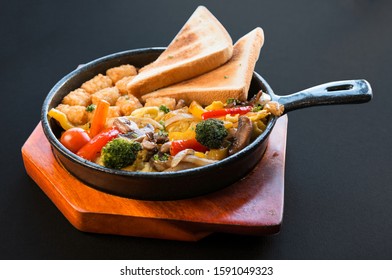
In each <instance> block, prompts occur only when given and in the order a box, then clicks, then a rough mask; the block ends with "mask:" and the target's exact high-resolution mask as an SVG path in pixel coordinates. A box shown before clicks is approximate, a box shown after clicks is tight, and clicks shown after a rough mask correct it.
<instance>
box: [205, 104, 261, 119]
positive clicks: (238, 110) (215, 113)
mask: <svg viewBox="0 0 392 280" xmlns="http://www.w3.org/2000/svg"><path fill="white" fill-rule="evenodd" d="M252 109H253V107H252V106H242V107H233V108H224V109H217V110H212V111H207V112H204V113H203V114H201V118H202V119H203V120H206V119H210V118H220V117H224V116H226V115H227V114H230V115H237V114H240V115H244V114H246V113H248V112H250V111H252Z"/></svg>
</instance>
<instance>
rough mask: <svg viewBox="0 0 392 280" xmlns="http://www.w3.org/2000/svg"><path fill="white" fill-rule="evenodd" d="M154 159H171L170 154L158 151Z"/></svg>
mask: <svg viewBox="0 0 392 280" xmlns="http://www.w3.org/2000/svg"><path fill="white" fill-rule="evenodd" d="M153 159H154V160H157V161H167V160H168V159H169V154H167V153H157V154H155V155H154V157H153Z"/></svg>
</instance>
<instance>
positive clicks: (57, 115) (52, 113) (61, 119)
mask: <svg viewBox="0 0 392 280" xmlns="http://www.w3.org/2000/svg"><path fill="white" fill-rule="evenodd" d="M48 115H49V117H51V118H53V119H55V120H56V121H58V123H59V124H60V125H61V127H62V128H63V129H64V130H68V129H70V128H73V127H75V126H74V125H73V124H72V123H70V122H69V120H68V118H67V116H66V115H65V114H64V113H63V112H61V111H59V110H57V109H55V108H52V109H50V110H49V112H48Z"/></svg>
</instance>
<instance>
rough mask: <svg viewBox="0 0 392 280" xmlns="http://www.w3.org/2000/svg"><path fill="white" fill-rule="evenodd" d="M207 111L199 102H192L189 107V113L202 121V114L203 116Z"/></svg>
mask: <svg viewBox="0 0 392 280" xmlns="http://www.w3.org/2000/svg"><path fill="white" fill-rule="evenodd" d="M205 111H206V110H204V109H203V107H202V106H201V105H200V104H199V103H198V102H197V101H192V103H191V104H190V105H189V108H188V112H189V113H191V114H192V115H193V116H194V117H196V118H198V119H200V120H201V114H203V113H204V112H205Z"/></svg>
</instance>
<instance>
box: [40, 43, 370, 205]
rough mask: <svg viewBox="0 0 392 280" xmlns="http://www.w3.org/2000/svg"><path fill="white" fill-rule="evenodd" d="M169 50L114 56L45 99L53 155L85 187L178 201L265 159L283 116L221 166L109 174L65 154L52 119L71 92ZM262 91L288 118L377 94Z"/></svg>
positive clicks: (258, 83)
mask: <svg viewBox="0 0 392 280" xmlns="http://www.w3.org/2000/svg"><path fill="white" fill-rule="evenodd" d="M163 50H164V48H145V49H136V50H129V51H124V52H119V53H115V54H111V55H108V56H105V57H102V58H99V59H97V60H94V61H92V62H89V63H87V64H84V65H82V66H81V67H79V68H78V69H76V70H74V71H72V72H71V73H69V74H68V75H66V76H65V77H64V78H63V79H61V80H60V81H59V82H58V83H57V84H56V85H55V86H54V87H53V88H52V89H51V91H50V92H49V94H48V96H47V97H46V99H45V101H44V103H43V107H42V112H41V123H42V127H43V130H44V133H45V135H46V137H47V139H48V141H49V142H50V144H51V146H52V150H53V152H54V155H55V156H56V157H57V159H58V160H59V162H60V163H61V164H62V165H63V166H64V168H66V169H67V170H68V171H69V172H70V173H71V174H73V175H74V176H75V177H77V178H78V179H79V180H80V181H82V182H84V183H85V184H86V185H88V186H91V187H93V188H95V189H97V190H100V191H103V192H107V193H110V194H114V195H118V196H123V197H129V198H135V199H142V200H176V199H185V198H190V197H195V196H199V195H203V194H207V193H211V192H214V191H217V190H219V189H222V188H224V187H226V186H228V185H230V184H232V183H234V182H236V181H237V180H239V179H241V178H243V177H244V176H245V175H246V174H248V173H249V172H250V171H251V170H252V168H253V167H255V165H256V164H257V163H258V162H259V160H260V159H261V158H262V156H263V154H264V151H265V149H266V146H267V139H268V136H269V134H270V132H271V130H272V129H273V127H274V125H275V122H276V121H277V119H278V117H276V116H271V117H270V118H269V121H268V124H267V128H266V130H265V131H264V132H263V133H262V134H261V135H260V136H259V137H258V138H257V139H256V140H255V141H253V142H252V143H251V144H250V145H248V146H247V147H246V148H244V149H243V150H241V151H240V152H238V153H236V154H234V155H232V156H230V157H228V158H226V159H224V160H221V161H219V162H217V163H214V164H210V165H207V166H203V167H197V168H193V169H188V170H182V171H176V172H156V173H155V172H154V173H148V172H129V171H122V170H113V169H108V168H105V167H103V166H100V165H97V164H95V163H92V162H89V161H86V160H84V159H83V158H80V157H78V156H77V155H75V154H73V153H72V152H70V151H69V150H68V149H66V148H65V147H64V146H63V145H62V144H61V143H60V142H59V140H58V139H59V137H60V134H61V128H60V127H59V126H58V124H57V123H56V122H55V121H53V120H49V119H48V116H47V114H48V111H49V110H50V109H51V108H53V107H56V106H57V105H58V104H59V103H60V102H61V100H62V98H63V97H64V96H65V95H66V94H67V93H68V92H70V91H71V90H74V89H76V88H78V87H80V85H81V84H82V83H83V82H85V81H87V80H89V79H91V78H92V77H94V76H95V75H97V74H98V73H105V71H106V70H107V69H108V68H111V67H114V66H119V65H121V64H126V63H129V64H132V65H135V66H137V67H141V66H144V65H146V64H148V63H150V62H152V61H154V60H155V59H156V58H157V57H158V56H159V54H160V53H161V52H162V51H163ZM259 90H263V91H264V92H266V93H268V94H269V95H270V96H271V98H272V100H274V101H278V102H279V103H280V104H282V105H284V108H285V110H284V113H283V114H286V113H287V112H289V111H292V110H296V109H300V108H304V107H309V106H316V105H329V104H346V103H364V102H368V101H370V100H371V98H372V90H371V88H370V85H369V83H368V82H366V81H365V80H350V81H341V82H331V83H327V84H323V85H319V86H316V87H313V88H310V89H307V90H303V91H300V92H298V93H295V94H292V95H287V96H277V95H275V94H274V93H273V91H272V89H271V87H270V86H269V85H268V83H267V82H266V81H265V80H264V79H263V78H262V77H261V76H260V75H259V74H257V73H254V74H253V78H252V83H251V87H250V90H249V98H250V97H252V96H253V95H255V94H257V92H258V91H259Z"/></svg>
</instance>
